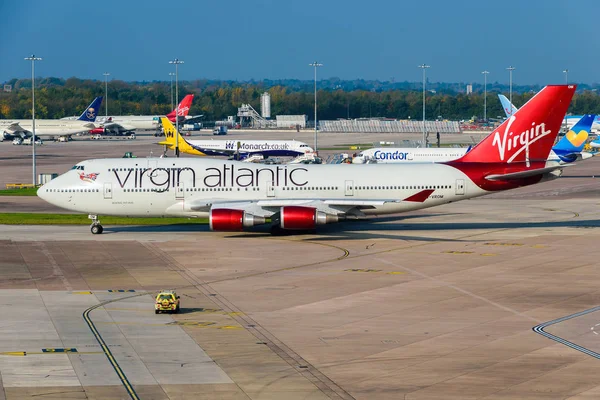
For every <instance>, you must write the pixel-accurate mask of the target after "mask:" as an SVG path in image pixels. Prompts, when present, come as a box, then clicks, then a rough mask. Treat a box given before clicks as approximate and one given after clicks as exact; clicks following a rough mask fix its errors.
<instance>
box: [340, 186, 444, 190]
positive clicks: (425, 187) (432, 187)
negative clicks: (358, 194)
mask: <svg viewBox="0 0 600 400" xmlns="http://www.w3.org/2000/svg"><path fill="white" fill-rule="evenodd" d="M451 187H452V186H450V185H413V186H356V187H355V189H357V190H405V189H409V190H410V189H450V188H451ZM350 190H352V187H350Z"/></svg>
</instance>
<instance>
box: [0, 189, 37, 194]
mask: <svg viewBox="0 0 600 400" xmlns="http://www.w3.org/2000/svg"><path fill="white" fill-rule="evenodd" d="M36 193H37V188H23V189H3V190H0V196H35V195H36Z"/></svg>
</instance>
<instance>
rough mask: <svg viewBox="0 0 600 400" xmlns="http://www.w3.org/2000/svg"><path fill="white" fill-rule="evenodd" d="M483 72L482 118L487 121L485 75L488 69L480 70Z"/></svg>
mask: <svg viewBox="0 0 600 400" xmlns="http://www.w3.org/2000/svg"><path fill="white" fill-rule="evenodd" d="M481 73H482V74H483V120H484V121H485V122H487V76H488V74H489V73H490V71H481Z"/></svg>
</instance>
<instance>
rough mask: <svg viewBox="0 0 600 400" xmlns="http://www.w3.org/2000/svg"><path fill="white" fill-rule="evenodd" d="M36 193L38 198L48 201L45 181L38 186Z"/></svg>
mask: <svg viewBox="0 0 600 400" xmlns="http://www.w3.org/2000/svg"><path fill="white" fill-rule="evenodd" d="M36 194H37V196H38V197H39V198H40V199H42V200H44V201H48V184H47V183H46V184H43V185H42V186H40V187H39V188H38V190H37V193H36Z"/></svg>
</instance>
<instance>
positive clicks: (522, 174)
mask: <svg viewBox="0 0 600 400" xmlns="http://www.w3.org/2000/svg"><path fill="white" fill-rule="evenodd" d="M571 165H573V164H568V165H554V166H552V167H545V168H537V169H530V170H528V171H519V172H511V173H508V174H494V175H488V176H486V177H485V179H487V180H488V181H509V180H512V179H522V178H529V177H530V176H537V175H543V174H545V173H548V172H552V171H556V170H560V169H563V168H565V167H568V166H571Z"/></svg>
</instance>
